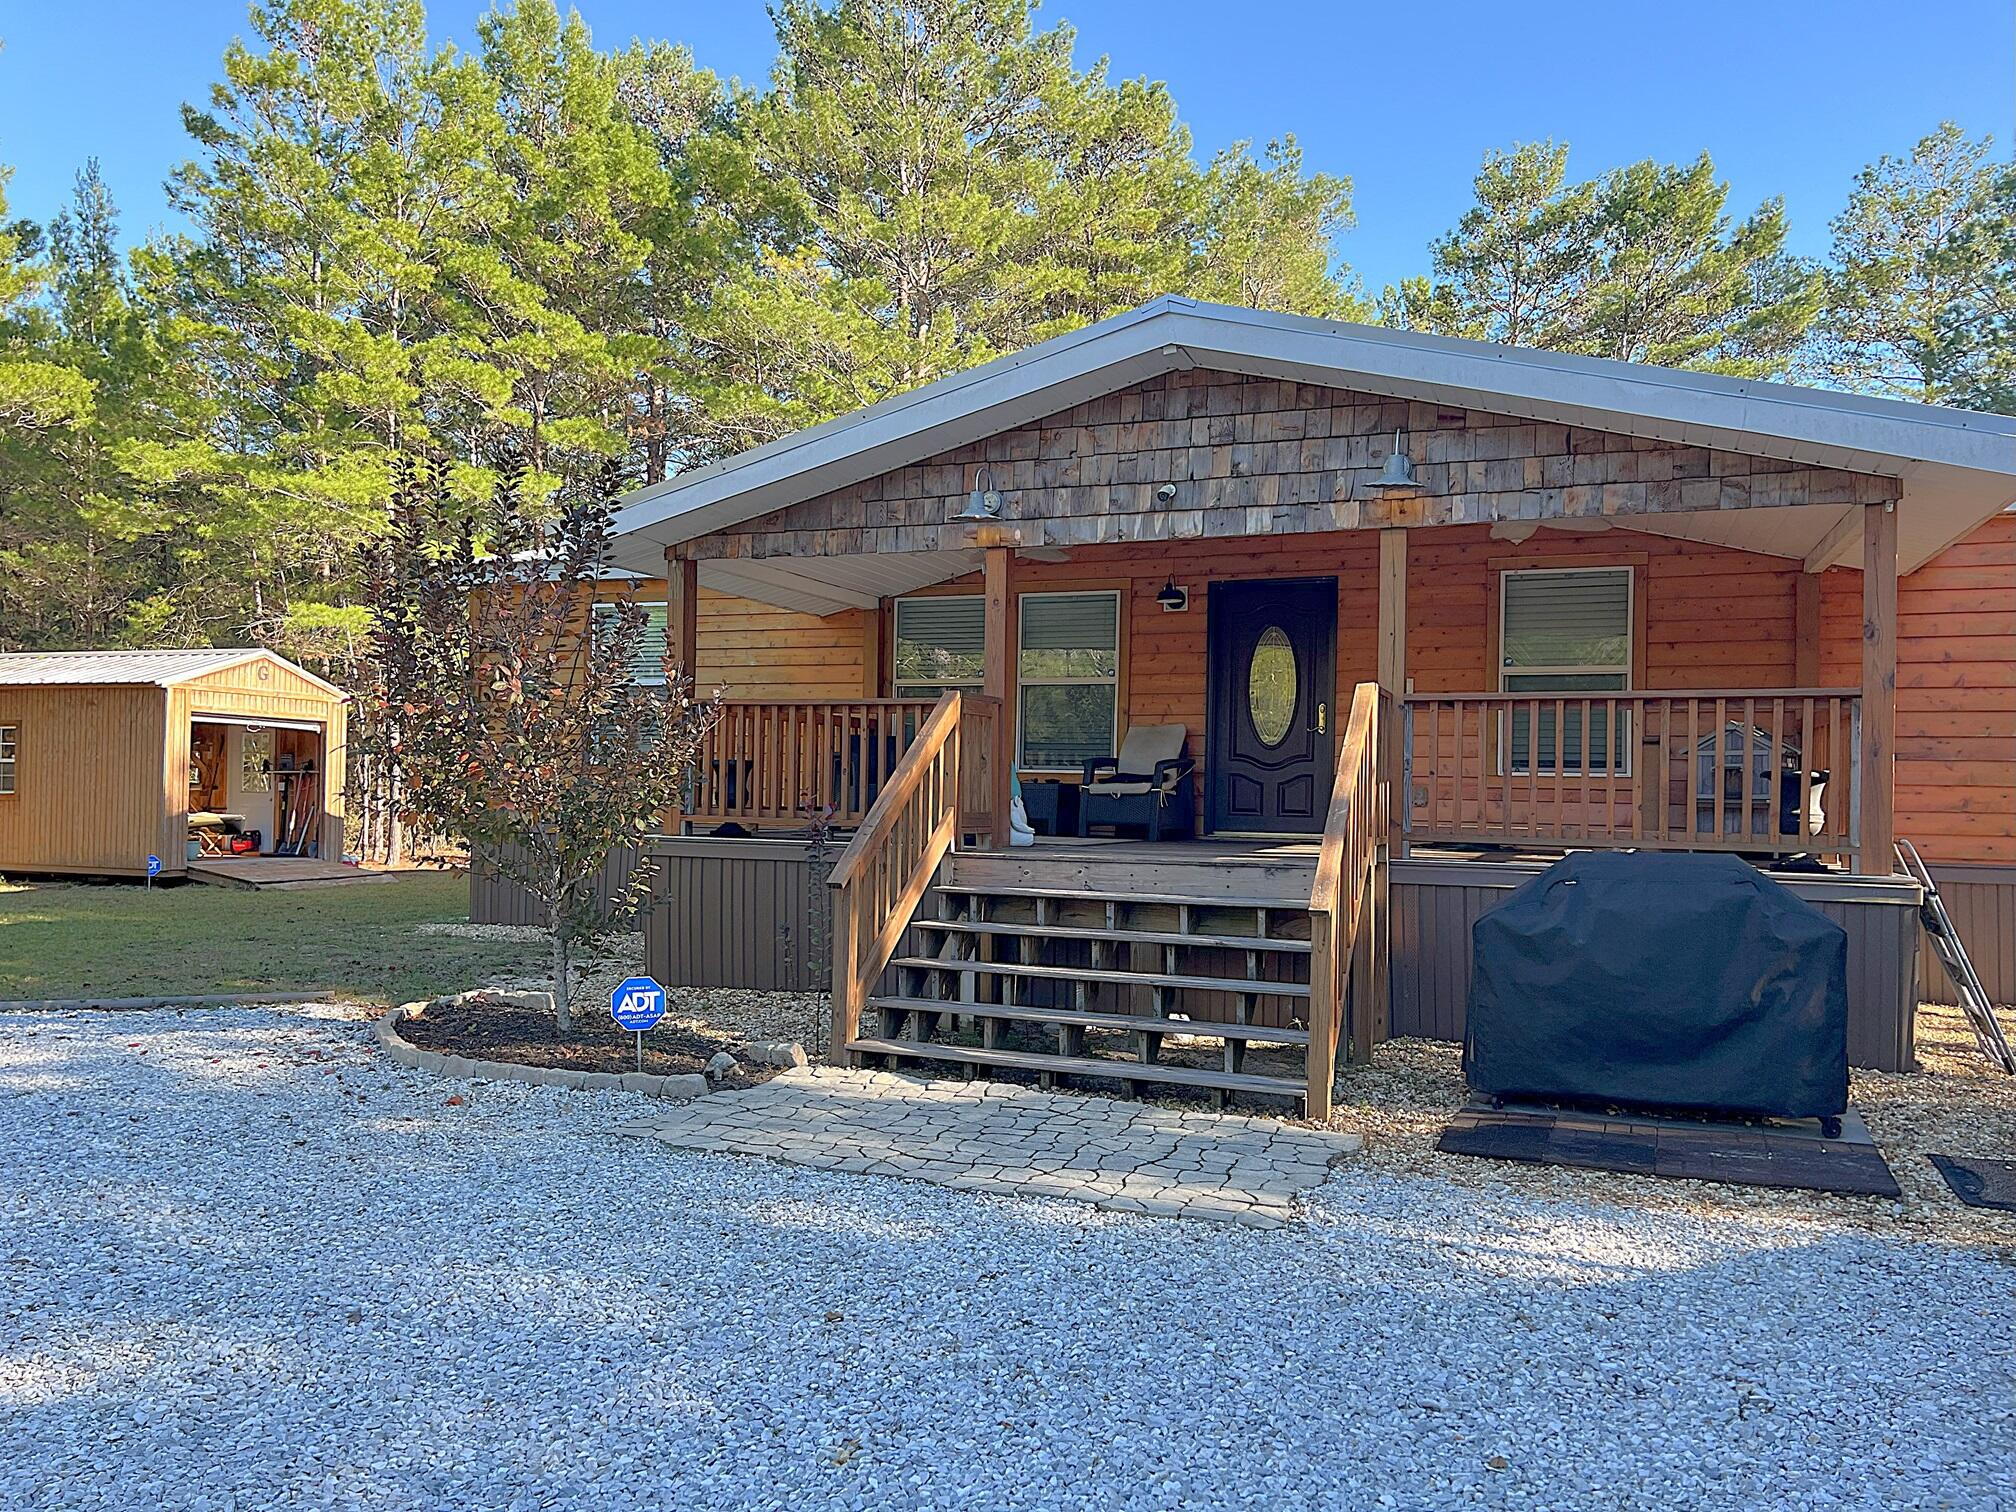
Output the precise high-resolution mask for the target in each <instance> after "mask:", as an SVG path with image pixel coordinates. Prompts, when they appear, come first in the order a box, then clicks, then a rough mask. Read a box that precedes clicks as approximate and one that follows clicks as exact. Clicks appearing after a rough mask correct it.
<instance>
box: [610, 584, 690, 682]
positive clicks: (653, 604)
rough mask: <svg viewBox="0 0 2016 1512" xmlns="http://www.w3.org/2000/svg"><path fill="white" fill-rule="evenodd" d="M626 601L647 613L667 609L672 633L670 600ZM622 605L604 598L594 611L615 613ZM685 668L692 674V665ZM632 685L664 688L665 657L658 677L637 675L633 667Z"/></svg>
mask: <svg viewBox="0 0 2016 1512" xmlns="http://www.w3.org/2000/svg"><path fill="white" fill-rule="evenodd" d="M626 602H628V603H630V604H632V605H634V606H635V607H636V608H639V609H642V610H644V611H646V612H647V613H648V612H649V611H651V610H653V609H663V610H665V612H666V614H665V618H666V633H667V634H668V635H669V634H670V633H671V618H672V614H671V606H670V604H669V603H668V601H667V600H665V599H630V600H627V601H626ZM621 607H622V604H620V603H618V602H615V601H613V600H610V599H602V600H600V601H599V602H597V603H596V604H595V606H594V613H596V614H614V613H615V612H616V611H617V610H618V609H620V608H621ZM646 630H647V632H648V630H649V626H648V625H647V626H646ZM683 670H685V671H686V672H687V673H688V674H689V675H690V674H691V672H692V668H690V667H688V668H685V669H683ZM630 686H631V687H633V688H662V687H664V686H665V661H664V658H663V657H660V658H659V661H658V675H657V676H656V677H639V676H637V673H636V669H635V668H634V667H633V668H632V669H631V673H630Z"/></svg>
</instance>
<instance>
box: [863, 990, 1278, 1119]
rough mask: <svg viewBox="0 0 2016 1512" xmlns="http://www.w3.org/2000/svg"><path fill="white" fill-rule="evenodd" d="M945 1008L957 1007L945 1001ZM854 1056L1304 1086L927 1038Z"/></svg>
mask: <svg viewBox="0 0 2016 1512" xmlns="http://www.w3.org/2000/svg"><path fill="white" fill-rule="evenodd" d="M939 1006H940V1007H943V1008H946V1009H948V1010H950V1009H953V1008H955V1007H958V1006H959V1005H956V1004H951V1003H945V1004H940V1005H939ZM847 1049H848V1051H849V1052H850V1053H852V1054H855V1055H893V1056H897V1057H899V1058H901V1059H904V1060H926V1061H950V1062H952V1063H953V1064H955V1065H965V1066H995V1067H1002V1068H1005V1069H1008V1070H1013V1071H1035V1072H1038V1073H1048V1074H1051V1075H1056V1076H1096V1077H1101V1078H1103V1079H1105V1080H1107V1081H1130V1082H1161V1083H1163V1084H1165V1085H1170V1086H1181V1087H1207V1088H1210V1089H1211V1090H1213V1091H1217V1092H1258V1093H1263V1094H1265V1095H1268V1096H1271V1097H1292V1098H1297V1099H1299V1098H1301V1096H1302V1095H1303V1093H1304V1092H1305V1091H1306V1090H1307V1088H1306V1087H1305V1086H1304V1084H1303V1083H1302V1081H1301V1080H1300V1079H1299V1078H1293V1077H1286V1076H1257V1075H1255V1074H1253V1073H1252V1072H1250V1071H1211V1070H1207V1069H1204V1068H1202V1067H1193V1066H1171V1065H1165V1064H1163V1063H1162V1062H1159V1061H1116V1060H1099V1059H1096V1058H1094V1057H1092V1056H1079V1055H1040V1054H1031V1053H1029V1052H1027V1051H1022V1050H983V1049H980V1048H978V1047H976V1046H972V1045H938V1044H933V1043H931V1042H930V1041H928V1040H901V1039H857V1040H849V1041H848V1042H847Z"/></svg>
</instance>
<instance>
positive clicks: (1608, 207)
mask: <svg viewBox="0 0 2016 1512" xmlns="http://www.w3.org/2000/svg"><path fill="white" fill-rule="evenodd" d="M1567 167H1568V149H1567V148H1566V147H1565V146H1555V145H1554V144H1552V143H1547V144H1541V145H1527V146H1522V147H1519V148H1516V149H1515V150H1514V151H1512V152H1510V153H1493V154H1492V155H1491V156H1489V157H1487V158H1486V159H1485V162H1484V167H1483V169H1482V171H1480V172H1479V174H1478V176H1477V181H1476V191H1477V205H1476V206H1475V207H1474V208H1473V209H1472V210H1470V211H1469V212H1467V213H1466V214H1465V215H1464V217H1463V219H1462V220H1461V221H1460V222H1459V223H1458V225H1457V227H1456V229H1455V230H1454V231H1453V232H1451V233H1450V234H1449V235H1447V236H1445V237H1443V238H1442V239H1441V240H1440V241H1438V242H1436V243H1435V248H1434V252H1435V277H1434V278H1433V279H1432V280H1429V279H1414V280H1409V281H1407V282H1405V283H1403V284H1402V285H1401V286H1399V287H1398V288H1396V289H1390V290H1388V291H1387V294H1386V296H1385V298H1384V299H1383V300H1382V309H1383V311H1384V313H1385V315H1386V317H1387V318H1388V319H1389V320H1391V321H1393V322H1394V323H1396V324H1403V325H1408V326H1412V327H1416V328H1420V329H1426V330H1433V331H1439V332H1441V333H1443V334H1446V335H1452V336H1469V337H1473V338H1476V339H1480V340H1485V341H1502V342H1506V343H1508V344H1512V345H1517V346H1534V347H1544V348H1547V349H1549V350H1552V351H1560V352H1578V353H1582V354H1585V355H1587V356H1592V357H1611V358H1615V359H1618V360H1620V361H1625V362H1651V363H1659V364H1662V365H1665V366H1671V367H1690V368H1701V369H1705V370H1707V371H1710V372H1719V373H1730V374H1735V375H1738V376H1743V377H1769V376H1774V375H1777V374H1780V373H1783V372H1784V371H1785V370H1786V369H1787V368H1788V367H1789V366H1790V364H1791V363H1792V361H1793V358H1794V356H1795V355H1796V353H1797V351H1798V349H1799V344H1800V342H1801V340H1802V339H1803V337H1804V335H1805V332H1806V329H1807V327H1808V326H1809V325H1811V323H1812V321H1813V318H1814V316H1815V314H1816V313H1817V312H1818V309H1819V302H1820V280H1819V277H1818V275H1817V274H1815V273H1813V272H1812V271H1811V270H1810V269H1808V268H1806V267H1804V266H1803V265H1801V264H1800V263H1799V262H1798V260H1797V259H1795V258H1793V257H1791V256H1790V255H1788V254H1787V253H1786V251H1785V234H1786V221H1785V210H1784V205H1783V203H1782V202H1781V201H1778V200H1768V201H1766V202H1765V203H1764V204H1763V205H1762V206H1760V207H1759V208H1758V209H1757V210H1756V211H1755V212H1753V213H1752V214H1751V215H1750V216H1748V217H1747V218H1745V219H1744V220H1742V221H1739V222H1736V223H1734V224H1733V225H1732V224H1731V222H1730V220H1729V217H1728V215H1727V213H1726V207H1727V203H1728V197H1729V186H1728V185H1727V184H1725V183H1722V182H1720V181H1719V180H1718V179H1717V178H1716V177H1715V168H1714V164H1713V163H1711V162H1710V161H1709V160H1708V158H1707V156H1706V155H1705V154H1704V155H1703V156H1701V157H1700V158H1697V159H1696V160H1695V161H1694V162H1692V163H1688V164H1660V163H1654V162H1650V161H1646V162H1641V163H1634V164H1632V165H1630V166H1629V167H1626V168H1620V169H1616V170H1614V171H1613V172H1610V173H1607V174H1605V175H1603V176H1602V177H1601V178H1599V179H1594V180H1589V181H1587V182H1583V183H1571V182H1570V181H1569V180H1568V176H1567Z"/></svg>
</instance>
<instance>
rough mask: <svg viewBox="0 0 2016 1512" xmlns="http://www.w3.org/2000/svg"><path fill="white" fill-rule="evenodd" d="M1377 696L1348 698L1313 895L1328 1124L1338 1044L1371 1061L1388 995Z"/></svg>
mask: <svg viewBox="0 0 2016 1512" xmlns="http://www.w3.org/2000/svg"><path fill="white" fill-rule="evenodd" d="M1381 712H1382V711H1381V709H1380V691H1379V685H1378V684H1377V683H1360V684H1359V685H1358V688H1357V691H1356V692H1354V693H1353V694H1352V695H1351V713H1350V716H1349V718H1348V720H1347V721H1346V723H1345V726H1344V744H1343V747H1342V748H1341V749H1340V750H1339V752H1338V754H1337V777H1336V781H1335V783H1334V784H1333V785H1332V788H1331V791H1330V810H1329V815H1328V818H1327V819H1326V821H1325V823H1324V827H1323V843H1322V848H1321V850H1320V851H1319V852H1318V853H1317V858H1316V881H1315V884H1314V885H1313V886H1312V887H1311V888H1310V891H1309V938H1310V956H1309V1047H1308V1059H1307V1061H1306V1063H1305V1068H1304V1074H1305V1076H1306V1078H1307V1081H1308V1090H1307V1093H1306V1094H1305V1095H1306V1099H1307V1102H1306V1106H1307V1110H1308V1114H1309V1117H1311V1118H1328V1117H1329V1116H1330V1097H1331V1093H1330V1089H1331V1084H1332V1083H1333V1081H1334V1080H1335V1078H1336V1074H1337V1046H1338V1043H1339V1039H1340V1036H1341V1035H1342V1034H1343V1033H1344V1032H1345V1031H1346V1030H1347V1029H1348V1031H1349V1033H1350V1036H1351V1046H1352V1058H1353V1059H1354V1060H1363V1059H1366V1058H1367V1057H1369V1056H1370V1054H1371V1051H1372V1040H1373V1031H1374V1017H1375V1013H1376V1009H1375V1004H1377V1003H1378V1002H1379V1001H1380V1000H1381V999H1382V996H1383V994H1384V992H1385V990H1386V932H1385V928H1384V924H1385V919H1384V913H1385V882H1386V868H1385V864H1384V863H1385V850H1386V801H1387V800H1386V788H1387V784H1386V783H1385V782H1384V780H1383V779H1382V774H1381V772H1380V770H1379V745H1380V715H1381Z"/></svg>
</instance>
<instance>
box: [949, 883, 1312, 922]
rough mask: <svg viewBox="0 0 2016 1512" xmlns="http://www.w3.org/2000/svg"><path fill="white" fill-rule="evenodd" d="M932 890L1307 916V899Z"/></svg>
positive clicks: (966, 887)
mask: <svg viewBox="0 0 2016 1512" xmlns="http://www.w3.org/2000/svg"><path fill="white" fill-rule="evenodd" d="M932 891H934V892H940V893H951V894H953V895H955V896H957V897H961V898H1048V899H1051V900H1053V901H1054V900H1057V899H1071V900H1074V901H1077V902H1087V903H1119V904H1121V905H1123V906H1130V905H1134V904H1141V903H1145V904H1149V905H1151V906H1154V907H1160V908H1179V907H1184V906H1188V907H1190V908H1271V909H1275V910H1278V911H1279V912H1281V913H1290V914H1297V913H1307V912H1308V911H1309V900H1308V899H1307V898H1299V899H1298V898H1254V897H1239V898H1210V897H1203V896H1200V895H1199V894H1196V893H1116V892H1113V891H1112V890H1111V889H1108V888H1098V887H996V886H994V885H993V884H991V883H986V882H972V883H962V882H940V883H938V884H936V885H935V886H934V887H933V888H932Z"/></svg>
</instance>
